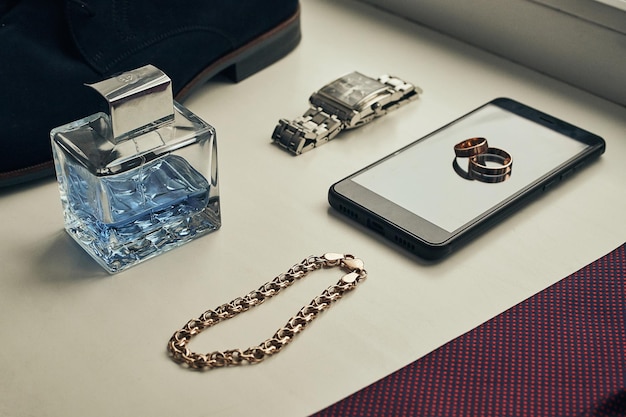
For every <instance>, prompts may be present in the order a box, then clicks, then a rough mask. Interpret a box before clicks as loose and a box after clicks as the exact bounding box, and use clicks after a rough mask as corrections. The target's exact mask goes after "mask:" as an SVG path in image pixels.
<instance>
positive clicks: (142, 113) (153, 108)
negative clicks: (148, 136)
mask: <svg viewBox="0 0 626 417" xmlns="http://www.w3.org/2000/svg"><path fill="white" fill-rule="evenodd" d="M86 85H87V86H89V87H91V88H93V89H94V90H96V91H97V92H98V93H100V94H101V95H102V96H103V97H104V98H105V99H106V101H107V102H108V103H109V115H110V119H111V129H112V135H111V136H112V139H113V142H114V143H118V142H119V141H122V140H124V139H127V138H128V137H129V136H130V134H132V133H134V132H137V131H140V130H143V129H144V128H148V127H150V128H153V127H157V126H159V125H162V124H165V123H168V122H170V121H172V120H173V119H174V103H173V100H174V97H173V94H172V81H171V80H170V78H169V77H168V76H167V75H166V74H165V73H164V72H163V71H161V70H160V69H158V68H157V67H155V66H154V65H146V66H144V67H141V68H137V69H135V70H132V71H128V72H124V73H122V74H119V75H117V76H114V77H112V78H109V79H106V80H104V81H100V82H97V83H94V84H86Z"/></svg>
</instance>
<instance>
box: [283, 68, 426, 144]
mask: <svg viewBox="0 0 626 417" xmlns="http://www.w3.org/2000/svg"><path fill="white" fill-rule="evenodd" d="M421 93H422V89H421V88H419V87H416V86H414V85H413V84H410V83H407V82H406V81H403V80H401V79H399V78H396V77H392V76H390V75H382V76H380V77H378V79H374V78H370V77H368V76H365V75H363V74H361V73H359V72H356V71H355V72H352V73H350V74H348V75H345V76H343V77H341V78H339V79H337V80H335V81H333V82H331V83H329V84H327V85H325V86H324V87H322V88H321V89H320V90H319V91H316V92H315V93H313V94H312V95H311V97H310V98H309V103H310V108H309V109H308V110H307V111H306V113H304V114H303V115H302V116H300V117H298V118H296V119H295V120H291V121H289V120H286V119H280V120H279V122H278V124H277V125H276V127H275V128H274V133H272V140H273V141H274V142H275V143H277V144H278V145H280V146H282V147H283V148H285V149H287V150H289V151H290V152H291V153H293V154H295V155H299V154H301V153H302V152H306V151H308V150H311V149H313V148H315V147H317V146H320V145H323V144H324V143H326V142H328V141H329V140H331V139H333V138H334V137H335V136H336V135H337V134H338V133H339V132H341V131H342V130H343V129H353V128H355V127H359V126H362V125H364V124H366V123H369V122H371V121H372V120H374V119H375V118H377V117H380V116H384V115H385V114H387V113H388V112H390V111H391V110H395V109H397V108H398V107H400V106H403V105H404V104H407V103H409V102H411V101H413V100H415V99H417V97H418V96H419V94H421Z"/></svg>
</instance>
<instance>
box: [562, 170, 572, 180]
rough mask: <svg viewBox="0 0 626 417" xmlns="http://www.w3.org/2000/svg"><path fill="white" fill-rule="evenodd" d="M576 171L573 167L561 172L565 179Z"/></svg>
mask: <svg viewBox="0 0 626 417" xmlns="http://www.w3.org/2000/svg"><path fill="white" fill-rule="evenodd" d="M573 173H574V170H573V169H569V170H567V171H565V172H564V173H562V174H561V179H562V180H564V179H566V178H569V177H571V176H572V174H573Z"/></svg>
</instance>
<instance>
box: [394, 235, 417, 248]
mask: <svg viewBox="0 0 626 417" xmlns="http://www.w3.org/2000/svg"><path fill="white" fill-rule="evenodd" d="M393 240H394V242H396V244H398V245H400V246H402V247H403V248H404V249H407V250H409V251H411V252H415V245H414V244H413V243H411V242H409V241H408V240H406V239H404V238H403V237H401V236H398V235H395V236H394V237H393Z"/></svg>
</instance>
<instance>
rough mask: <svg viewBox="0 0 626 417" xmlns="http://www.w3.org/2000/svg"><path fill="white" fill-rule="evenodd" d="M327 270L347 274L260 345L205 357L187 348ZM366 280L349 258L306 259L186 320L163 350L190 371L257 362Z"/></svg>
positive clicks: (355, 261)
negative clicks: (206, 333)
mask: <svg viewBox="0 0 626 417" xmlns="http://www.w3.org/2000/svg"><path fill="white" fill-rule="evenodd" d="M330 267H340V268H342V269H344V270H346V271H348V274H346V275H344V276H343V277H342V278H341V279H340V280H339V281H338V282H337V283H336V284H334V285H331V286H330V287H328V288H327V289H325V290H324V291H323V292H322V293H321V294H320V295H318V296H317V297H315V298H314V299H313V300H311V302H310V303H309V304H308V305H306V306H304V307H302V309H300V311H298V313H297V314H296V315H295V316H293V317H292V318H290V319H289V320H288V321H287V323H286V324H285V325H284V326H283V327H281V328H280V329H278V330H277V331H276V333H274V335H273V336H272V337H270V338H269V339H267V340H265V341H264V342H262V343H261V344H259V345H257V346H252V347H249V348H247V349H244V350H242V349H231V350H225V351H215V352H211V353H206V354H201V353H196V352H192V351H190V350H189V348H188V347H187V345H188V344H189V342H190V341H191V339H192V338H193V337H194V336H196V335H198V334H200V333H201V332H202V331H204V330H205V329H207V328H209V327H212V326H215V325H216V324H218V323H220V322H222V321H224V320H228V319H230V318H232V317H235V316H236V315H238V314H240V313H243V312H245V311H248V310H249V309H251V308H253V307H256V306H258V305H260V304H262V303H263V302H264V301H265V300H267V299H268V298H272V297H274V296H275V295H277V294H278V293H280V292H281V291H282V290H284V289H285V288H287V287H289V286H291V285H292V284H293V283H294V282H296V281H297V280H299V279H301V278H303V277H305V276H306V275H307V274H308V273H309V272H312V271H315V270H317V269H320V268H330ZM366 277H367V272H366V271H365V269H364V268H363V262H362V261H361V260H360V259H357V258H355V257H354V256H352V255H342V254H335V253H327V254H325V255H322V256H310V257H308V258H306V259H304V260H303V261H302V262H300V263H298V264H296V265H294V266H293V267H291V268H290V269H289V270H288V271H287V272H285V273H282V274H280V275H278V276H277V277H276V278H274V279H273V280H271V281H269V282H266V283H265V284H263V285H261V287H259V289H257V290H254V291H251V292H249V293H248V294H246V295H244V296H243V297H237V298H235V299H234V300H232V301H231V302H229V303H226V304H222V305H221V306H219V307H217V308H215V309H214V310H207V311H205V312H204V313H202V314H201V315H200V317H198V318H197V319H192V320H189V321H188V322H187V323H186V324H185V325H184V326H183V327H182V328H181V329H180V330H177V331H176V332H175V333H174V335H173V336H172V337H171V339H170V340H169V342H168V344H167V348H168V350H169V352H170V355H171V357H172V359H173V360H174V361H175V362H178V363H180V364H182V365H184V366H187V367H189V368H191V369H212V368H219V367H224V366H233V365H243V364H246V363H248V364H255V363H258V362H261V361H263V360H264V359H266V358H267V357H269V356H271V355H274V354H276V353H278V352H280V351H281V350H282V349H283V348H284V347H285V346H286V345H287V344H289V343H290V342H291V341H292V340H293V338H294V337H295V336H297V335H298V334H299V333H301V332H302V331H303V330H304V329H305V328H306V326H307V325H308V324H309V323H311V322H312V321H313V320H315V318H317V316H318V315H319V314H320V313H321V312H322V311H324V310H326V309H327V308H329V307H330V306H331V304H332V303H333V302H335V301H337V300H339V299H340V298H341V297H343V295H344V294H345V293H346V292H348V291H351V290H353V289H354V288H355V287H356V286H357V285H358V284H359V282H361V281H362V280H364V279H365V278H366Z"/></svg>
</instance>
